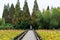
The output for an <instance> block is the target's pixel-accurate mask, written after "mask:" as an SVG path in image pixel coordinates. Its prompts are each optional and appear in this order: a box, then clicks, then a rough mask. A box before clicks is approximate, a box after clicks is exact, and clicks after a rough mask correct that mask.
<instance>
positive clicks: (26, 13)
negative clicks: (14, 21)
mask: <svg viewBox="0 0 60 40" xmlns="http://www.w3.org/2000/svg"><path fill="white" fill-rule="evenodd" d="M23 12H24V14H23V20H24V21H25V23H26V28H29V27H28V26H30V13H29V8H28V4H27V0H25V4H24V7H23Z"/></svg>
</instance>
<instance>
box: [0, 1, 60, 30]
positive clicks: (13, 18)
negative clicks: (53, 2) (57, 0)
mask: <svg viewBox="0 0 60 40" xmlns="http://www.w3.org/2000/svg"><path fill="white" fill-rule="evenodd" d="M24 3H25V4H24V7H23V10H21V8H20V2H19V0H18V1H17V3H16V5H15V7H14V4H11V6H9V4H7V5H4V10H3V14H2V19H1V18H0V29H29V28H30V25H32V28H33V29H60V7H57V8H55V7H52V8H51V9H50V8H49V6H47V9H46V10H43V12H41V11H40V10H39V6H38V3H37V1H36V0H35V1H34V6H33V12H32V15H30V11H29V7H28V3H27V1H26V0H25V2H24Z"/></svg>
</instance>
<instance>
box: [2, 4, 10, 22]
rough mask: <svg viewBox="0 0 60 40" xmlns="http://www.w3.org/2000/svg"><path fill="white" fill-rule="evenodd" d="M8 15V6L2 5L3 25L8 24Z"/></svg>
mask: <svg viewBox="0 0 60 40" xmlns="http://www.w3.org/2000/svg"><path fill="white" fill-rule="evenodd" d="M8 13H9V4H8V5H4V10H3V16H2V18H4V19H5V23H7V22H8V20H7V19H8V18H7V17H8Z"/></svg>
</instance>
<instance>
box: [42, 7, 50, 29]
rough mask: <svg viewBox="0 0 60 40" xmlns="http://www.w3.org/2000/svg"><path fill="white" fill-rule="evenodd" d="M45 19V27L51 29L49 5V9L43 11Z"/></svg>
mask: <svg viewBox="0 0 60 40" xmlns="http://www.w3.org/2000/svg"><path fill="white" fill-rule="evenodd" d="M42 16H43V19H44V28H45V29H49V28H50V20H51V12H50V9H49V7H47V10H46V11H44V12H43V14H42Z"/></svg>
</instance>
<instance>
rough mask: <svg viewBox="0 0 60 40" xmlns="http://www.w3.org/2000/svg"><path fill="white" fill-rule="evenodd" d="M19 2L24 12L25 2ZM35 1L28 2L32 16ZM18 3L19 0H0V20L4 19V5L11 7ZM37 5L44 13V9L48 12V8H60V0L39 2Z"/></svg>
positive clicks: (40, 0)
mask: <svg viewBox="0 0 60 40" xmlns="http://www.w3.org/2000/svg"><path fill="white" fill-rule="evenodd" d="M19 1H20V7H21V9H22V10H23V6H24V1H25V0H19ZM34 1H35V0H27V2H28V7H29V10H30V14H32V10H33V6H34ZM16 2H17V0H0V18H2V14H3V9H4V4H5V5H7V4H8V3H9V5H10V6H11V4H12V3H13V4H14V6H15V5H16ZM37 3H38V6H39V10H41V11H43V9H45V10H46V8H47V6H49V7H50V9H51V7H60V0H37Z"/></svg>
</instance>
